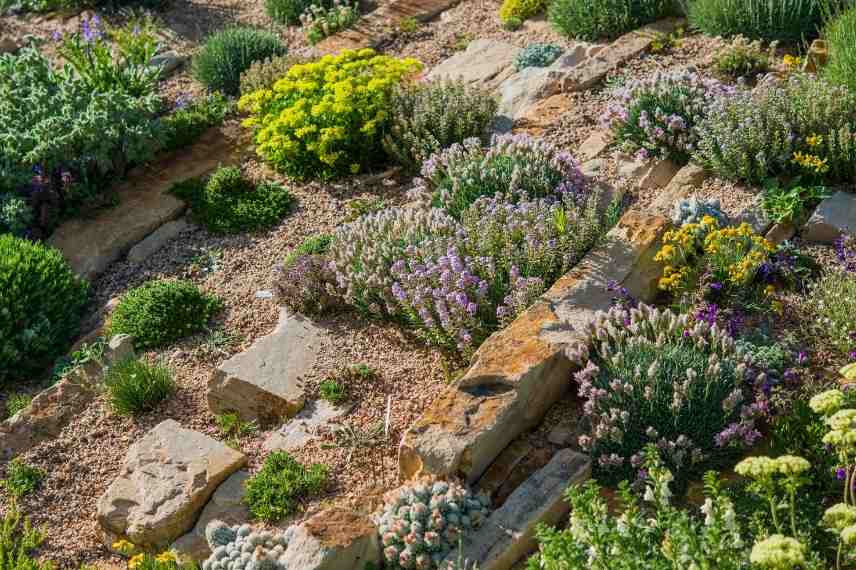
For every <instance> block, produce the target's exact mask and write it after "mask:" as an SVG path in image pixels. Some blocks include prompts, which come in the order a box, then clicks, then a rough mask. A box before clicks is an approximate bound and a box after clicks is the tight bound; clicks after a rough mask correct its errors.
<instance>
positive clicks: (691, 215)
mask: <svg viewBox="0 0 856 570" xmlns="http://www.w3.org/2000/svg"><path fill="white" fill-rule="evenodd" d="M705 216H712V217H713V218H715V219H716V220H717V221H718V222H719V225H720V226H724V225H726V224H727V223H728V216H726V215H725V214H724V213H723V212H722V208H720V206H719V200H715V199H711V200H699V199H698V198H696V197H694V196H693V197H691V198H684V199H681V200H678V201H677V202H675V207H674V208H673V210H672V223H674V224H675V225H676V226H678V227H680V226H682V225H684V224H697V223H698V222H700V221H701V219H702V218H703V217H705Z"/></svg>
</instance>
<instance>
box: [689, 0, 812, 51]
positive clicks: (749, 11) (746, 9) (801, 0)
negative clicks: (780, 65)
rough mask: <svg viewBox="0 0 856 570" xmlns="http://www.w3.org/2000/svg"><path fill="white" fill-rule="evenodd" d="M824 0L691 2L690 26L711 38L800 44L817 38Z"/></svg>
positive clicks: (696, 0) (706, 0)
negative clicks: (737, 38) (734, 37)
mask: <svg viewBox="0 0 856 570" xmlns="http://www.w3.org/2000/svg"><path fill="white" fill-rule="evenodd" d="M822 6H823V0H775V1H770V0H690V2H689V8H688V13H689V21H690V24H691V25H692V26H693V27H695V28H697V29H699V30H701V31H702V32H704V33H705V34H707V35H709V36H723V37H732V36H737V35H741V36H744V37H747V38H749V39H752V40H755V39H760V40H767V41H772V40H781V41H786V42H799V41H801V40H805V39H811V38H812V37H816V36H817V32H818V27H819V26H820V24H821V20H822Z"/></svg>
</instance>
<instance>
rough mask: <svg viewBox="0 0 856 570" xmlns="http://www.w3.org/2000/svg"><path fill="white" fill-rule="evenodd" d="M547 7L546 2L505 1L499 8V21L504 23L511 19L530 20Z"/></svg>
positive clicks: (528, 0) (542, 0)
mask: <svg viewBox="0 0 856 570" xmlns="http://www.w3.org/2000/svg"><path fill="white" fill-rule="evenodd" d="M546 5H547V2H546V0H503V2H502V6H500V8H499V19H500V21H502V22H503V23H505V22H508V21H509V20H511V19H517V20H521V21H522V20H528V19H529V18H531V17H532V16H534V15H535V14H537V13H538V12H540V11H541V10H543V9H544V8H545V7H546Z"/></svg>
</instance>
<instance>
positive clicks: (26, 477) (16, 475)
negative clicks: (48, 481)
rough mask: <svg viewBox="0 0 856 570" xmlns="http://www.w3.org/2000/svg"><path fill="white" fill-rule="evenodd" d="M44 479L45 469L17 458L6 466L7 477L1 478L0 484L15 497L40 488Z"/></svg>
mask: <svg viewBox="0 0 856 570" xmlns="http://www.w3.org/2000/svg"><path fill="white" fill-rule="evenodd" d="M44 479H45V472H44V471H42V470H41V469H38V468H36V467H32V466H30V465H27V464H26V463H24V462H23V461H21V460H20V459H17V458H16V459H13V460H12V461H10V462H9V464H8V465H7V466H6V478H5V479H3V480H0V486H2V487H3V488H5V489H6V492H7V493H9V494H10V495H12V496H13V497H16V498H21V497H25V496H27V495H29V494H30V493H32V492H34V491H35V490H36V489H38V488H39V487H40V486H41V484H42V481H44Z"/></svg>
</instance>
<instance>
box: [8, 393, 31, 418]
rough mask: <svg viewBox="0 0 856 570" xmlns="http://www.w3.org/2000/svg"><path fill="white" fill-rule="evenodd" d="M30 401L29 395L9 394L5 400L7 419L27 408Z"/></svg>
mask: <svg viewBox="0 0 856 570" xmlns="http://www.w3.org/2000/svg"><path fill="white" fill-rule="evenodd" d="M32 401H33V397H32V396H31V395H29V394H18V393H17V392H13V393H11V394H9V397H8V398H7V399H6V415H7V416H8V417H12V416H14V415H15V414H17V413H18V412H20V411H21V410H23V409H24V408H26V407H27V406H29V405H30V403H31V402H32Z"/></svg>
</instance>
